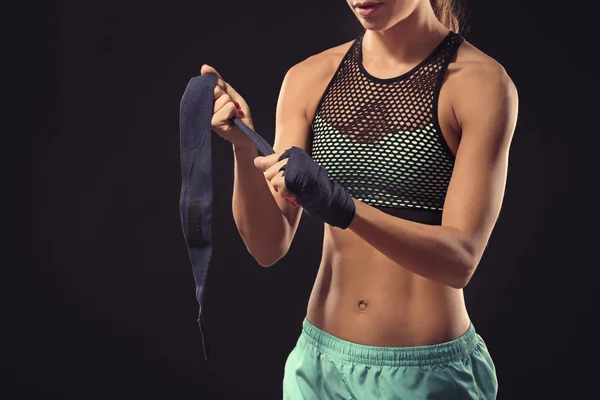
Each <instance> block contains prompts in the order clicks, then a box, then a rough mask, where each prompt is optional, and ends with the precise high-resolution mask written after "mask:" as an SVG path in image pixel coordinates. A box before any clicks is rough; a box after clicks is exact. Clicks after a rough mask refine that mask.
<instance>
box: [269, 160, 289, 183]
mask: <svg viewBox="0 0 600 400" xmlns="http://www.w3.org/2000/svg"><path fill="white" fill-rule="evenodd" d="M285 164H287V159H286V160H281V161H277V162H276V163H275V164H273V165H271V166H270V167H269V168H267V170H266V171H265V178H267V179H268V180H271V179H273V178H274V177H275V175H277V174H281V175H283V171H280V169H281V167H283V166H284V165H285Z"/></svg>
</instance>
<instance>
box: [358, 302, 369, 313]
mask: <svg viewBox="0 0 600 400" xmlns="http://www.w3.org/2000/svg"><path fill="white" fill-rule="evenodd" d="M358 311H360V312H365V311H367V302H366V301H364V300H360V301H359V302H358Z"/></svg>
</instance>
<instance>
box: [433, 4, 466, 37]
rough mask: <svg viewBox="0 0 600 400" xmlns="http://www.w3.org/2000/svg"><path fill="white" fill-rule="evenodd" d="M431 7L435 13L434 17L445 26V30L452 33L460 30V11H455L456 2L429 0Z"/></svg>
mask: <svg viewBox="0 0 600 400" xmlns="http://www.w3.org/2000/svg"><path fill="white" fill-rule="evenodd" d="M430 1H431V7H432V8H433V11H434V12H435V16H436V17H437V19H439V20H440V22H441V23H442V24H444V25H445V26H446V28H448V29H450V30H451V31H454V32H456V33H458V32H459V29H460V24H461V21H460V14H459V13H460V12H461V11H460V10H459V11H457V10H456V9H455V6H456V4H455V3H456V0H430Z"/></svg>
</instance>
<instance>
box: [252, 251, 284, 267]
mask: <svg viewBox="0 0 600 400" xmlns="http://www.w3.org/2000/svg"><path fill="white" fill-rule="evenodd" d="M286 253H287V250H286V251H278V252H276V253H269V254H261V255H258V254H253V253H250V255H251V256H252V257H253V258H254V259H255V260H256V262H257V263H258V265H260V266H261V267H263V268H269V267H271V266H272V265H274V264H275V263H277V261H279V260H281V259H282V258H283V256H285V255H286Z"/></svg>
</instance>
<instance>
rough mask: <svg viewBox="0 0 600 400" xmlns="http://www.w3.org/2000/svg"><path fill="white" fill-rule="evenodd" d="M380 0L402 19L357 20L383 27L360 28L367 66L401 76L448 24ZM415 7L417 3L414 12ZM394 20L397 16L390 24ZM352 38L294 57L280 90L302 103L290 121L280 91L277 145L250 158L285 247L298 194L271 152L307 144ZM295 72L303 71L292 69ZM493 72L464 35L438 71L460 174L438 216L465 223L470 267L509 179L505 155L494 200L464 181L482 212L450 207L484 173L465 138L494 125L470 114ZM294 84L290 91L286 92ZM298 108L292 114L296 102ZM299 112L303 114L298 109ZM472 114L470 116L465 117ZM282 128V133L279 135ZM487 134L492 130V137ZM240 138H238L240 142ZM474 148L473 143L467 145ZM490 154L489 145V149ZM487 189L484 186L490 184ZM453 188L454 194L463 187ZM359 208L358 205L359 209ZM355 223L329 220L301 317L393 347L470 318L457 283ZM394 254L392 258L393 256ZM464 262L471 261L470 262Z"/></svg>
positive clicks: (449, 333)
mask: <svg viewBox="0 0 600 400" xmlns="http://www.w3.org/2000/svg"><path fill="white" fill-rule="evenodd" d="M348 3H349V5H350V4H351V1H350V0H348ZM352 4H353V3H352ZM386 4H387V5H389V6H390V7H391V6H393V9H394V10H395V11H394V13H395V14H394V18H396V19H400V20H402V19H403V18H404V20H403V21H402V22H401V23H400V24H397V22H398V21H397V20H396V21H395V20H393V18H391V19H387V20H385V21H383V22H381V23H380V26H379V25H377V24H378V22H377V21H369V22H366V21H361V22H363V25H365V27H366V28H368V29H372V30H373V32H368V34H373V35H375V34H376V33H377V34H379V35H381V36H371V37H370V39H367V36H365V40H364V42H363V53H364V59H363V65H364V67H365V69H366V70H367V71H368V72H369V73H370V74H371V75H373V76H376V77H378V78H389V77H393V76H398V75H401V74H403V73H404V72H406V71H409V70H410V69H412V67H414V66H415V65H417V64H418V63H419V62H420V61H421V59H422V58H424V57H425V56H426V55H427V54H428V53H429V52H430V51H431V50H433V48H434V47H435V46H436V45H437V43H439V42H440V41H441V40H442V39H443V38H444V37H445V36H446V34H447V33H448V29H447V28H445V27H443V25H441V24H440V23H439V21H437V19H435V17H434V16H433V14H432V12H431V9H430V8H428V1H422V0H406V1H403V0H396V1H395V2H394V1H392V0H390V1H389V2H388V3H386ZM411 7H412V8H411ZM415 7H417V9H418V12H417V11H415ZM407 13H408V14H410V13H413V14H412V18H408V17H407ZM394 24H396V25H395V26H394ZM410 24H412V26H411V25H410ZM390 27H393V28H394V29H397V31H398V32H396V33H393V32H391V31H392V29H391V28H390ZM396 27H397V28H396ZM418 30H420V31H421V34H420V35H416V34H413V33H414V32H416V31H418ZM382 33H383V34H382ZM404 34H411V35H412V36H411V41H406V40H405V41H404V42H398V41H397V40H398V37H407V36H406V35H404ZM402 35H404V36H402ZM376 38H377V39H376ZM351 44H352V41H348V42H346V43H344V44H342V45H339V46H336V47H334V48H331V49H328V50H325V51H323V52H321V53H319V54H316V55H313V56H311V57H309V58H307V59H306V60H304V61H303V62H301V63H299V64H298V65H296V66H295V69H296V71H297V73H295V75H294V83H293V85H292V83H290V82H288V83H287V84H284V87H286V86H287V89H285V90H287V92H288V94H286V96H288V98H292V97H293V98H294V101H293V102H292V101H291V100H290V102H289V104H290V105H291V104H293V105H294V107H296V108H298V109H299V110H297V114H294V117H293V118H294V120H295V121H296V122H295V123H294V125H293V126H292V123H290V122H288V119H286V118H289V119H290V120H291V119H292V117H291V115H290V116H286V115H285V114H284V113H289V112H290V111H289V109H290V107H287V106H286V102H285V100H281V99H280V101H282V104H283V106H282V107H281V109H280V111H279V108H278V113H281V114H280V115H281V116H280V117H279V118H281V120H278V124H279V122H281V125H284V124H283V122H284V121H285V122H286V123H287V125H288V127H287V128H285V129H283V128H279V129H280V131H278V132H277V133H276V139H275V144H274V146H273V147H274V149H275V151H276V153H275V154H273V155H270V156H267V157H257V158H256V159H255V161H254V163H255V166H256V167H257V168H258V169H260V170H262V171H264V174H265V179H266V181H267V183H268V184H269V188H270V189H271V194H272V195H273V198H274V199H275V200H276V202H277V205H278V206H279V208H280V209H281V211H282V214H283V215H284V216H285V217H286V220H287V221H288V223H289V229H286V232H288V233H286V239H285V240H286V241H287V244H288V245H287V246H282V247H283V248H285V249H286V250H285V252H287V248H288V247H289V243H290V242H291V240H292V239H293V235H294V234H295V231H296V229H297V226H298V223H299V220H300V217H301V215H302V214H301V210H302V209H301V208H296V207H294V206H292V205H290V204H288V203H286V202H285V201H284V199H291V200H294V199H295V195H294V194H293V193H290V192H288V191H287V189H286V188H285V181H284V179H283V178H282V173H281V172H279V168H280V167H281V166H282V165H284V164H285V163H286V162H287V160H282V161H277V159H278V158H279V156H280V155H281V153H282V152H283V151H284V149H287V148H289V147H290V146H291V145H296V146H298V147H301V148H303V149H304V150H308V146H309V143H310V137H311V135H312V131H311V130H310V126H311V125H312V121H313V120H314V118H315V113H316V111H317V110H316V108H317V105H318V103H319V100H320V98H321V96H322V95H323V92H324V91H325V88H326V86H327V84H328V82H329V81H330V80H331V78H332V77H333V74H334V72H335V70H336V68H337V67H338V65H339V64H340V62H341V61H342V58H343V56H344V55H345V54H346V52H347V51H348V49H349V47H350V45H351ZM373 54H375V55H373ZM370 55H373V56H370ZM203 71H204V67H203ZM298 71H300V72H299V73H298ZM497 77H502V79H504V78H505V77H506V72H505V71H504V69H503V68H502V66H501V65H500V64H499V63H498V62H497V61H495V60H494V59H492V58H491V57H489V56H488V55H486V54H484V53H483V52H482V51H480V50H478V49H477V48H475V47H474V46H473V45H471V44H470V43H469V42H468V41H466V40H465V41H464V42H463V43H462V45H461V46H460V47H459V49H458V51H457V52H456V54H455V57H454V59H453V60H451V62H450V64H449V66H448V69H447V71H446V73H445V75H444V79H443V83H442V86H441V91H440V96H439V103H438V120H439V123H440V127H441V131H442V132H441V133H442V134H443V136H444V137H445V139H446V142H447V143H448V145H449V147H450V149H451V151H452V153H453V154H454V155H455V156H457V165H458V164H459V163H461V167H460V168H459V175H458V176H456V177H454V176H453V178H452V179H453V183H451V185H457V186H455V187H456V189H455V190H454V191H453V192H454V193H453V194H452V196H451V197H452V198H453V199H452V200H451V203H449V204H451V205H452V207H448V209H446V207H444V210H445V213H444V214H445V216H444V218H445V220H443V222H442V224H443V225H444V224H445V223H446V224H448V223H449V222H448V221H451V224H452V225H451V226H452V227H456V226H461V228H462V231H464V232H467V231H469V232H468V234H467V233H465V237H467V236H468V237H469V241H468V243H469V246H468V247H469V248H471V249H474V250H472V251H470V252H469V257H470V258H469V260H470V261H469V263H468V264H469V268H471V270H470V271H469V273H470V274H471V275H472V273H473V272H474V269H475V267H476V264H477V263H478V261H479V259H480V257H481V255H482V253H483V250H484V248H485V246H486V245H487V241H488V239H489V235H490V233H491V229H492V227H493V224H494V223H495V220H496V218H497V215H498V212H499V204H500V203H499V200H500V199H501V197H502V196H503V187H504V184H505V181H504V180H505V175H506V164H505V163H504V164H502V163H498V164H494V165H493V167H494V169H495V170H496V171H497V172H495V173H494V176H493V179H494V185H493V189H494V190H487V191H488V192H489V193H492V192H493V197H494V199H489V198H486V197H485V196H483V195H481V196H480V197H477V198H475V197H474V195H473V193H476V192H477V191H475V190H471V189H472V188H469V189H470V192H469V195H470V196H471V197H469V200H471V203H470V204H469V206H470V207H471V208H472V209H477V210H478V211H479V210H485V214H486V215H476V216H475V214H476V213H474V212H472V213H468V212H463V211H456V210H457V209H458V210H461V209H466V207H456V203H455V202H456V201H457V199H459V198H462V196H463V195H464V193H460V192H459V191H460V190H461V189H462V188H463V187H465V186H464V182H469V181H471V180H475V179H479V180H481V179H482V177H481V173H476V172H471V171H476V170H481V169H485V168H487V167H486V166H484V165H482V164H474V163H473V160H474V158H473V156H472V154H475V153H479V152H481V148H480V147H477V146H479V145H480V144H479V142H477V141H476V140H479V139H475V141H474V139H471V138H475V137H476V136H475V135H476V134H477V133H478V132H479V131H480V130H481V131H482V132H485V131H486V130H489V129H488V128H489V126H488V125H487V124H490V119H488V120H487V121H483V122H481V121H480V120H477V119H473V117H472V116H473V115H478V114H481V112H480V111H481V110H477V109H476V107H475V105H474V103H473V99H477V100H479V99H481V96H480V93H481V91H482V87H484V86H485V85H487V83H488V82H491V81H492V80H494V79H496V78H497ZM503 81H504V82H507V81H508V82H509V84H507V87H509V89H508V90H507V92H509V93H510V95H509V96H507V97H508V98H509V100H510V101H504V102H505V103H510V105H509V106H506V107H505V108H506V109H507V111H506V113H505V114H506V116H504V115H503V116H502V117H498V120H497V121H496V120H494V121H492V123H491V126H496V125H498V126H502V128H501V129H502V130H503V131H504V132H499V131H498V132H499V133H497V132H490V135H492V134H493V135H496V134H497V135H498V139H497V140H496V139H494V140H495V142H497V143H500V142H502V143H503V145H502V146H498V149H499V150H497V151H495V152H494V156H493V157H492V156H490V157H489V158H490V159H492V158H493V159H494V160H501V161H504V160H506V159H507V158H508V157H507V156H508V143H509V141H510V140H509V139H510V136H511V135H512V131H513V130H514V123H515V120H516V90H513V86H512V82H511V81H510V80H509V79H508V80H507V79H504V80H503ZM290 92H293V93H294V94H293V95H292V94H290ZM299 93H302V97H299V95H298V94H299ZM492 99H493V96H492ZM486 101H487V99H486ZM489 105H490V107H492V106H495V104H493V102H490V104H489ZM485 106H487V103H486V105H485ZM473 110H475V111H473ZM294 112H295V113H296V111H294ZM300 114H302V116H301V117H298V115H300ZM288 115H289V114H288ZM469 115H470V116H471V117H467V116H469ZM463 126H466V127H468V128H467V129H468V132H469V136H464V134H465V131H464V129H463V128H462V127H463ZM480 128H481V129H480ZM499 129H500V128H499ZM284 131H285V134H282V132H284ZM298 132H300V133H298ZM465 137H468V138H469V139H468V140H463V142H465V143H466V144H465V145H464V146H463V147H464V149H463V154H464V155H462V156H461V157H462V160H460V159H459V158H458V153H459V149H460V148H461V139H463V138H465ZM490 137H492V138H494V136H490ZM494 140H492V141H494ZM474 143H475V144H474ZM242 146H243V145H241V144H240V149H241V148H242ZM474 147H475V150H476V151H474V150H473V149H474ZM490 148H491V145H490ZM240 152H241V150H240ZM489 153H490V154H491V153H492V151H490V152H489ZM459 160H460V161H459ZM476 161H478V162H479V161H480V160H476ZM484 161H486V162H487V161H488V160H484ZM469 163H471V164H469ZM490 165H491V164H490ZM490 168H491V167H490ZM477 174H479V175H477ZM485 178H486V179H487V178H489V182H491V179H492V178H491V174H490V177H488V176H486V177H485ZM482 182H483V181H482ZM489 182H486V183H489ZM490 187H491V186H490ZM486 189H489V187H488V186H486ZM455 193H459V195H457V194H455ZM449 194H450V192H449ZM449 197H450V196H449ZM488 197H490V196H488ZM492 200H493V201H492ZM447 201H448V198H447ZM484 206H485V207H484ZM362 209H363V210H364V208H362ZM363 212H364V211H363ZM460 212H463V214H460ZM471 214H473V215H471ZM480 214H483V213H480ZM355 219H356V218H355ZM353 224H354V222H353ZM363 225H364V224H363ZM351 227H352V225H351ZM351 227H350V228H351ZM467 227H468V228H471V227H477V230H475V228H473V229H472V230H469V229H467ZM355 229H359V230H353V229H339V228H336V227H332V226H330V225H328V224H325V229H324V242H323V253H322V259H321V264H320V266H319V270H318V274H317V277H316V280H315V284H314V286H313V289H312V292H311V295H310V299H309V302H308V307H307V318H308V320H309V321H310V322H311V323H312V324H314V325H316V326H317V327H319V328H321V329H322V330H324V331H326V332H328V333H330V334H332V335H334V336H337V337H339V338H341V339H344V340H348V341H351V342H354V343H359V344H364V345H373V346H392V347H401V346H421V345H431V344H436V343H442V342H447V341H450V340H453V339H456V338H457V337H459V336H461V335H462V334H464V333H465V332H466V330H467V329H468V327H469V324H470V318H469V315H468V312H467V310H466V306H465V302H464V296H463V289H462V287H453V286H452V285H448V284H443V283H441V282H442V279H434V278H431V279H430V278H426V277H424V276H423V274H420V273H419V271H416V270H418V268H416V267H415V265H416V264H418V262H417V263H415V262H414V258H413V259H412V260H411V265H404V264H401V263H398V262H394V261H392V259H391V258H392V257H390V256H389V254H388V255H385V254H383V252H382V251H380V250H378V249H377V248H376V247H375V246H374V245H371V244H369V243H368V242H367V240H365V239H363V238H361V237H360V236H359V235H358V234H357V232H360V231H361V230H362V232H363V233H364V232H365V230H364V227H361V228H355ZM457 229H458V228H457ZM380 236H381V235H380ZM245 240H246V239H245ZM424 248H425V246H424ZM457 248H458V247H457ZM414 253H418V252H416V251H415V252H414ZM465 254H467V252H465ZM284 255H285V253H282V254H280V255H279V258H281V257H283V256H284ZM398 258H399V257H396V259H398ZM423 259H425V254H423ZM265 260H266V259H265ZM275 262H276V259H274V257H273V256H269V260H268V261H264V262H262V263H261V265H263V266H265V267H267V266H270V265H272V264H274V263H275ZM470 265H473V266H475V267H470ZM415 271H416V272H415ZM469 279H470V276H469ZM463 285H466V283H464V284H463ZM458 286H460V285H458Z"/></svg>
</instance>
